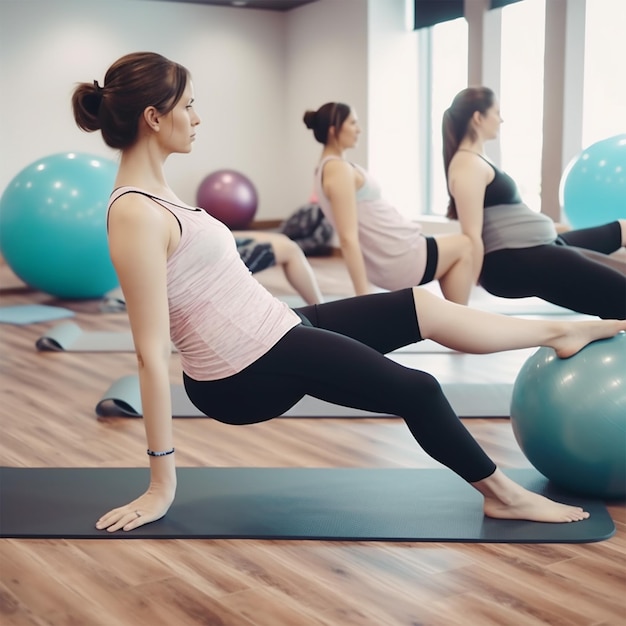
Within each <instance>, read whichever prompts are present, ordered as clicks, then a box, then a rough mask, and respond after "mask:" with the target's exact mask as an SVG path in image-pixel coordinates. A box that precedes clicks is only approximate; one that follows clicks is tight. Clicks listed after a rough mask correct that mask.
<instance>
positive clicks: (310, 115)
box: [302, 110, 317, 129]
mask: <svg viewBox="0 0 626 626" xmlns="http://www.w3.org/2000/svg"><path fill="white" fill-rule="evenodd" d="M316 115H317V113H316V112H315V111H310V110H309V111H306V112H305V114H304V117H303V118H302V119H303V120H304V124H305V126H306V127H307V128H309V129H312V128H314V127H315V117H316Z"/></svg>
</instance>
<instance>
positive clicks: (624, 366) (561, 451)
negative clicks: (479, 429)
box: [511, 333, 626, 499]
mask: <svg viewBox="0 0 626 626" xmlns="http://www.w3.org/2000/svg"><path fill="white" fill-rule="evenodd" d="M511 422H512V426H513V432H514V434H515V438H516V439H517V442H518V444H519V446H520V448H521V449H522V451H523V452H524V454H525V455H526V458H527V459H528V460H529V461H530V462H531V463H532V465H533V466H534V467H535V468H536V469H537V470H539V471H540V472H541V473H542V474H543V475H544V476H546V477H547V478H548V479H549V480H551V481H552V482H554V484H555V485H559V486H561V487H563V488H565V489H567V490H569V491H571V492H575V493H578V494H581V495H586V496H592V497H598V498H602V499H622V498H626V333H620V334H618V335H617V336H615V337H613V338H612V339H603V340H601V341H595V342H593V343H591V344H589V345H588V346H586V347H585V348H583V350H581V351H580V352H578V353H577V354H575V355H574V356H572V357H570V358H568V359H560V358H558V357H557V356H556V354H555V352H554V350H552V349H551V348H540V349H539V350H538V351H537V352H535V353H534V354H533V355H532V356H531V357H530V358H529V359H528V360H527V361H526V362H525V363H524V365H523V366H522V368H521V370H520V372H519V374H518V376H517V378H516V380H515V384H514V386H513V396H512V400H511Z"/></svg>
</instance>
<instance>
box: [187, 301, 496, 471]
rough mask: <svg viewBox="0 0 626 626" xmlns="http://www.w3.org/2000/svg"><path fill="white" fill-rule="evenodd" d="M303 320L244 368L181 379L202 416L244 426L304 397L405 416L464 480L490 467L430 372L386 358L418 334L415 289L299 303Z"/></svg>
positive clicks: (279, 412)
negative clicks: (230, 373) (216, 376)
mask: <svg viewBox="0 0 626 626" xmlns="http://www.w3.org/2000/svg"><path fill="white" fill-rule="evenodd" d="M296 312H297V313H298V314H299V315H300V316H301V317H303V323H302V324H299V325H298V326H296V327H295V328H293V329H292V330H290V331H289V332H288V333H287V334H286V335H285V336H284V337H283V338H282V339H281V340H280V341H279V342H278V343H277V344H276V345H275V346H274V347H273V348H272V349H271V350H270V351H269V352H268V353H267V354H265V355H264V356H262V357H261V358H260V359H259V360H258V361H256V362H255V363H253V364H252V365H250V366H249V367H247V368H246V369H244V370H243V371H242V372H240V373H238V374H235V375H234V376H230V377H229V378H224V379H221V380H216V381H195V380H193V379H191V378H189V377H188V376H187V375H184V383H185V389H186V391H187V394H188V395H189V398H190V400H191V401H192V402H193V404H194V405H195V406H196V407H197V408H198V409H200V411H202V412H203V413H204V414H205V415H209V416H211V417H213V418H215V419H217V420H219V421H221V422H226V423H229V424H250V423H255V422H261V421H264V420H269V419H272V418H273V417H277V416H279V415H282V414H283V413H285V411H287V410H288V409H290V408H291V407H292V406H293V405H294V404H296V403H297V402H298V401H299V400H300V399H301V398H302V397H303V396H305V395H306V394H308V395H310V396H313V397H315V398H319V399H321V400H325V401H327V402H331V403H333V404H338V405H341V406H346V407H351V408H355V409H362V410H366V411H373V412H380V413H387V414H390V415H397V416H399V417H402V418H404V420H405V422H406V423H407V425H408V427H409V430H410V431H411V433H412V434H413V436H414V437H415V439H416V440H417V441H418V442H419V444H420V445H421V446H422V448H423V449H424V450H425V451H426V452H427V453H428V454H429V455H430V456H432V457H433V458H434V459H436V460H437V461H439V462H440V463H443V464H444V465H446V466H448V467H449V468H450V469H452V470H453V471H454V472H456V473H457V474H459V475H460V476H461V477H462V478H464V479H465V480H467V481H469V482H475V481H478V480H482V479H483V478H486V477H487V476H490V475H491V474H492V473H493V472H494V471H495V465H494V463H493V461H491V459H489V457H488V456H487V455H486V454H485V453H484V451H483V450H482V449H481V448H480V447H479V445H478V444H477V443H476V441H475V440H474V439H473V438H472V436H471V435H470V434H469V432H468V431H467V430H466V429H465V427H464V426H463V424H462V423H461V421H460V420H459V419H458V417H457V416H456V415H455V413H454V411H453V410H452V407H451V406H450V404H449V403H448V401H447V399H446V397H445V396H444V395H443V392H442V390H441V387H440V385H439V383H438V382H437V381H436V380H435V379H434V378H433V377H432V376H431V375H430V374H427V373H425V372H421V371H419V370H414V369H410V368H407V367H404V366H402V365H399V364H398V363H395V362H394V361H392V360H391V359H388V358H387V357H385V356H384V354H385V353H387V352H391V351H392V350H395V349H396V348H399V347H401V346H404V345H408V344H410V343H414V342H415V341H419V340H421V336H420V331H419V326H418V323H417V318H416V313H415V304H414V300H413V292H412V290H411V289H404V290H402V291H395V292H388V293H379V294H373V295H367V296H360V297H356V298H347V299H345V300H339V301H336V302H329V303H326V304H320V305H312V306H308V307H303V308H300V309H297V310H296Z"/></svg>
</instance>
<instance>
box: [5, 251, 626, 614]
mask: <svg viewBox="0 0 626 626" xmlns="http://www.w3.org/2000/svg"><path fill="white" fill-rule="evenodd" d="M313 263H314V265H315V268H316V271H317V272H318V276H319V278H320V282H321V284H322V288H323V290H324V291H325V292H326V293H341V291H342V289H345V287H346V284H347V283H346V280H347V276H346V274H345V272H344V271H343V269H342V268H341V266H340V265H338V264H339V263H340V261H339V260H338V259H314V260H313ZM257 276H258V278H259V279H260V280H261V281H262V282H264V283H265V284H266V285H268V287H270V288H272V289H273V290H275V291H276V292H277V293H289V287H288V286H287V284H286V283H285V282H284V280H283V279H282V276H281V274H280V272H278V271H277V270H275V269H272V270H268V271H267V272H264V273H263V274H260V275H257ZM0 287H1V290H0V296H1V301H0V305H2V306H7V305H11V304H23V303H47V304H54V305H60V306H68V307H69V308H72V309H74V310H75V311H76V312H77V313H78V316H77V321H78V322H79V323H80V324H81V325H82V326H83V327H84V328H86V329H88V330H127V329H128V326H127V320H126V318H125V315H124V314H123V313H107V314H103V313H101V312H100V309H99V302H69V303H68V302H58V301H54V300H52V299H51V298H49V297H48V296H45V295H43V294H41V293H38V292H35V291H31V290H28V289H27V288H25V287H24V286H23V285H22V284H21V283H20V281H19V280H17V279H16V278H15V277H14V276H13V275H12V274H11V272H10V271H9V270H8V269H7V268H6V267H3V268H0ZM48 327H49V324H33V325H30V326H9V325H0V351H1V354H2V361H1V365H0V367H1V370H0V372H1V379H0V386H1V396H0V414H1V420H2V421H1V424H0V428H1V433H2V435H1V436H0V452H1V458H0V463H1V464H2V465H9V466H20V467H94V466H98V467H127V466H136V465H143V464H144V463H146V457H145V452H144V450H145V445H144V438H143V430H142V424H141V421H140V420H137V419H128V418H119V419H111V418H103V419H98V418H96V416H95V414H94V406H95V403H96V401H97V400H98V399H99V398H100V395H101V394H102V392H103V390H104V389H106V387H107V386H108V384H109V383H110V382H111V381H112V380H114V379H115V378H118V377H119V376H122V375H125V374H131V373H133V372H134V359H133V355H132V354H96V355H92V354H52V353H45V354H43V353H37V352H36V351H35V349H34V343H35V340H36V339H37V337H38V336H39V335H40V334H41V333H42V332H43V331H44V330H45V329H47V328H48ZM171 376H172V381H173V382H180V376H181V375H180V371H179V362H178V357H177V355H173V357H172V366H171ZM466 424H467V426H468V427H469V429H470V430H471V431H472V433H474V435H475V436H476V437H477V438H478V440H479V441H480V442H481V444H482V445H483V446H484V447H485V448H486V450H487V451H488V453H490V454H491V455H492V457H493V458H494V459H495V461H496V462H497V463H499V464H500V465H501V466H503V467H525V466H528V463H527V461H526V460H525V458H524V457H523V455H522V454H521V452H520V450H519V448H518V446H517V444H516V442H515V440H514V438H513V435H512V432H511V428H510V425H509V423H508V421H507V420H495V419H487V420H479V419H472V420H467V421H466ZM175 439H176V449H177V460H178V463H179V465H180V466H207V465H208V466H254V467H296V466H297V467H328V466H332V467H436V466H437V464H436V463H435V462H434V461H432V460H431V459H429V458H428V457H427V456H426V455H425V454H424V453H423V452H422V451H421V450H420V448H419V447H418V446H417V445H416V444H415V443H414V442H413V440H412V439H411V437H410V436H409V434H408V431H407V429H406V427H405V426H404V424H403V422H401V421H399V420H398V421H396V420H392V419H381V420H376V419H363V420H337V419H335V420H332V419H319V418H318V419H311V420H306V419H295V420H287V419H281V420H274V421H273V422H269V423H265V424H261V425H255V426H246V427H232V426H226V425H222V424H219V423H217V422H213V421H210V420H203V419H194V420H184V419H180V420H175ZM451 505H452V504H451ZM610 512H611V514H612V516H613V518H614V519H615V521H616V524H617V527H618V530H617V534H616V535H615V536H614V537H613V538H611V539H610V540H608V541H604V542H601V543H594V544H582V545H514V544H512V545H503V544H484V545H480V544H453V543H448V544H443V543H441V544H440V543H410V544H408V543H347V542H345V543H344V542H316V541H312V542H306V541H286V542H281V541H204V540H186V541H183V540H171V541H170V540H167V541H166V540H84V541H65V540H63V541H59V540H54V541H46V540H36V541H35V540H6V539H5V540H1V541H0V574H1V580H0V623H1V624H2V625H3V626H18V625H19V626H26V625H38V626H43V625H53V626H70V625H71V626H118V625H119V626H143V625H152V626H161V625H162V626H186V625H189V626H192V625H193V626H196V625H207V626H209V625H210V626H252V625H254V626H309V625H310V626H313V625H318V626H319V625H323V626H357V625H358V626H409V625H411V626H417V625H433V626H454V625H459V626H489V625H496V624H498V625H503V626H531V625H538V624H554V625H559V626H566V625H579V626H583V625H584V626H592V625H593V626H600V625H603V626H609V625H611V626H620V625H624V624H626V508H625V507H624V506H621V505H620V506H610ZM44 514H45V512H43V511H42V515H44ZM94 521H95V520H94Z"/></svg>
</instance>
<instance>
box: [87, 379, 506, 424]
mask: <svg viewBox="0 0 626 626" xmlns="http://www.w3.org/2000/svg"><path fill="white" fill-rule="evenodd" d="M442 388H443V391H444V393H445V394H446V397H447V398H448V401H449V402H450V404H451V405H452V408H453V409H454V411H455V412H456V414H457V415H459V416H460V417H508V416H509V409H510V406H511V397H512V394H513V384H512V383H511V384H509V383H497V384H488V385H476V384H471V383H444V384H442ZM171 395H172V413H173V416H174V417H206V415H204V413H201V412H200V411H199V410H198V409H197V408H196V407H195V406H194V405H193V404H192V403H191V401H190V400H189V398H188V397H187V394H186V393H185V389H184V387H183V386H182V385H172V386H171ZM95 411H96V415H99V416H100V417H141V415H142V414H143V408H142V405H141V394H140V392H139V377H138V376H136V375H134V374H131V375H128V376H123V377H121V378H118V379H117V380H116V381H115V382H114V383H113V384H112V385H111V386H110V387H109V388H108V389H107V390H106V392H105V393H104V395H103V396H102V398H101V399H100V400H99V401H98V403H97V404H96V408H95ZM282 417H342V418H359V417H360V418H363V417H394V416H390V415H386V414H383V413H372V412H370V411H362V410H359V409H352V408H347V407H344V406H339V405H336V404H331V403H330V402H325V401H324V400H318V399H317V398H312V397H311V396H305V397H304V398H302V400H300V402H298V403H297V404H296V405H294V406H293V407H292V408H291V409H289V410H288V411H287V412H286V413H284V414H283V415H282Z"/></svg>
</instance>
